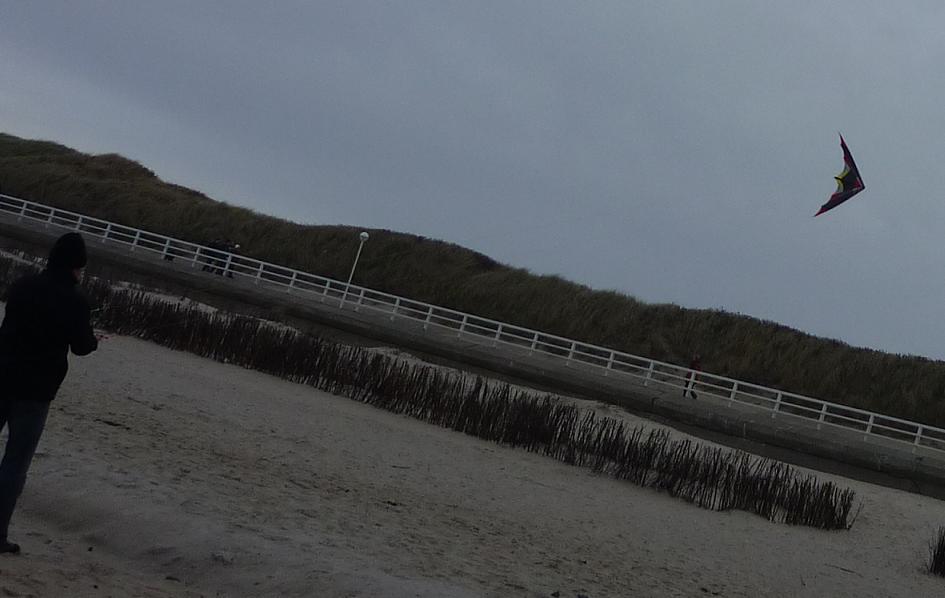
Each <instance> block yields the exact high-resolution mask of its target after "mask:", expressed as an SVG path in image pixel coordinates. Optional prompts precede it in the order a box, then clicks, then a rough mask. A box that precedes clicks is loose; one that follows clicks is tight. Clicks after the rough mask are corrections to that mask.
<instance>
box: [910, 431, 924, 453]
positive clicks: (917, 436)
mask: <svg viewBox="0 0 945 598" xmlns="http://www.w3.org/2000/svg"><path fill="white" fill-rule="evenodd" d="M922 429H923V426H922V424H919V427H918V428H917V429H916V431H915V442H913V443H912V452H913V453H914V452H915V451H916V449H917V448H919V446H920V445H921V442H922Z"/></svg>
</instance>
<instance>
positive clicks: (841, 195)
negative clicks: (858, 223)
mask: <svg viewBox="0 0 945 598" xmlns="http://www.w3.org/2000/svg"><path fill="white" fill-rule="evenodd" d="M840 147H842V148H843V172H841V173H840V174H839V175H837V176H835V177H833V178H835V179H837V190H836V191H835V192H834V194H833V195H831V196H830V199H829V200H827V203H825V204H824V205H822V206H820V211H819V212H817V213H816V214H814V216H815V217H816V216H820V215H821V214H823V213H824V212H826V211H827V210H831V209H833V208H835V207H837V206H839V205H840V204H842V203H843V202H845V201H846V200H848V199H850V198H851V197H853V196H854V195H856V194H857V193H859V192H860V191H862V190H863V189H865V188H866V186H865V185H864V184H863V179H861V178H860V171H859V170H857V168H856V162H854V161H853V155H852V154H851V153H850V150H849V149H847V144H846V143H845V142H844V141H843V135H841V136H840Z"/></svg>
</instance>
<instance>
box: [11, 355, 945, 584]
mask: <svg viewBox="0 0 945 598" xmlns="http://www.w3.org/2000/svg"><path fill="white" fill-rule="evenodd" d="M590 408H593V407H590ZM601 409H604V410H612V409H613V408H611V407H601ZM626 417H630V418H632V416H626ZM640 421H641V423H646V422H644V421H643V420H640ZM818 476H821V477H823V478H826V479H836V480H838V481H840V482H841V483H842V484H843V485H845V486H849V487H851V488H853V489H855V490H856V492H857V495H858V497H859V499H860V500H862V502H863V511H862V513H861V515H860V517H859V519H858V520H857V521H856V524H855V525H854V526H853V528H852V529H851V530H849V531H842V532H825V531H820V530H815V529H810V528H801V527H791V526H787V525H783V524H775V523H771V522H768V521H767V520H765V519H763V518H761V517H758V516H756V515H752V514H748V513H743V512H725V513H717V512H712V511H706V510H703V509H700V508H698V507H695V506H692V505H689V504H687V503H685V502H683V501H681V500H677V499H674V498H671V497H668V496H666V495H664V494H660V493H657V492H656V491H653V490H650V489H644V488H638V487H636V486H633V485H631V484H628V483H626V482H618V481H615V480H611V479H608V478H605V477H601V476H597V475H594V474H593V473H591V472H590V471H588V470H585V469H581V468H577V467H571V466H568V465H564V464H561V463H558V462H555V461H553V460H550V459H547V458H544V457H541V456H538V455H534V454H530V453H527V452H524V451H520V450H513V449H509V448H505V447H502V446H499V445H495V444H492V443H489V442H486V441H482V440H479V439H476V438H472V437H468V436H465V435H463V434H460V433H457V432H453V431H450V430H446V429H442V428H438V427H435V426H432V425H429V424H425V423H421V422H418V421H415V420H412V419H409V418H406V417H402V416H397V415H392V414H390V413H387V412H384V411H381V410H379V409H375V408H373V407H370V406H367V405H363V404H360V403H358V402H355V401H352V400H349V399H345V398H341V397H336V396H332V395H329V394H325V393H322V392H319V391H316V390H313V389H311V388H308V387H305V386H301V385H296V384H292V383H288V382H285V381H282V380H279V379H276V378H273V377H271V376H267V375H263V374H259V373H256V372H252V371H249V370H245V369H242V368H238V367H234V366H231V365H226V364H220V363H215V362H213V361H209V360H206V359H201V358H197V357H194V356H192V355H189V354H184V353H180V352H175V351H171V350H168V349H165V348H162V347H159V346H156V345H154V344H150V343H147V342H143V341H140V340H136V339H132V338H126V337H111V338H109V339H108V340H107V341H106V342H104V343H103V345H102V347H101V349H100V350H99V351H98V352H97V353H95V354H93V355H92V356H90V357H88V358H84V359H75V358H73V360H72V366H71V370H70V374H69V376H68V378H67V380H66V382H65V384H64V385H63V388H62V390H61V391H60V394H59V397H58V398H57V399H56V401H55V402H54V403H53V409H52V411H51V413H50V419H49V424H48V427H47V430H46V433H45V436H44V438H43V441H42V442H41V444H40V448H39V452H38V454H37V457H36V460H35V461H34V464H33V468H32V471H31V477H30V480H29V482H28V484H27V489H26V491H25V492H24V495H23V497H22V499H21V506H20V509H19V510H18V512H17V514H16V516H15V519H14V522H13V527H12V530H11V536H12V538H13V539H15V540H16V541H18V542H20V543H21V544H22V546H23V550H24V554H23V555H20V556H4V557H3V558H0V595H2V596H42V597H46V596H97V597H103V596H116V597H117V596H149V597H151V596H153V597H157V596H352V597H353V596H377V597H394V598H399V597H404V598H406V597H418V596H419V597H430V598H432V597H446V598H450V597H456V598H461V597H462V598H465V597H474V596H490V597H492V596H494V597H500V596H528V597H533V596H555V595H557V596H561V597H567V598H573V597H576V596H578V595H582V594H583V595H585V596H588V597H589V598H601V597H609V596H654V597H657V596H660V597H661V596H744V597H758V596H784V597H795V596H811V597H821V596H823V597H827V596H830V597H843V596H849V597H854V596H856V597H864V596H877V597H880V596H884V597H888V596H934V595H942V593H943V592H945V580H943V579H939V578H934V577H932V576H930V575H928V574H927V573H926V572H925V565H926V562H927V558H928V543H929V541H930V540H931V539H932V537H933V535H934V532H935V530H936V529H937V528H938V526H940V525H943V524H945V508H943V507H945V505H943V504H942V503H941V502H940V501H937V500H934V499H931V498H927V497H923V496H919V495H914V494H909V493H905V492H901V491H898V490H892V489H888V488H884V487H879V486H873V485H870V484H866V483H862V482H857V481H853V480H845V479H841V478H835V477H833V476H829V475H827V474H818ZM556 592H557V594H555V593H556Z"/></svg>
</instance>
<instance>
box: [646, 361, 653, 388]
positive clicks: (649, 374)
mask: <svg viewBox="0 0 945 598" xmlns="http://www.w3.org/2000/svg"><path fill="white" fill-rule="evenodd" d="M655 367H656V363H654V362H652V361H651V362H650V367H648V368H646V376H644V377H643V386H644V387H646V386H649V385H650V379H651V378H653V369H654V368H655Z"/></svg>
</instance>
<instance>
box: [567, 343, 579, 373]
mask: <svg viewBox="0 0 945 598" xmlns="http://www.w3.org/2000/svg"><path fill="white" fill-rule="evenodd" d="M576 346H577V343H575V342H574V341H571V347H570V348H569V349H568V358H567V360H566V361H565V362H564V367H568V366H569V365H571V360H572V359H574V348H575V347H576Z"/></svg>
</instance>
